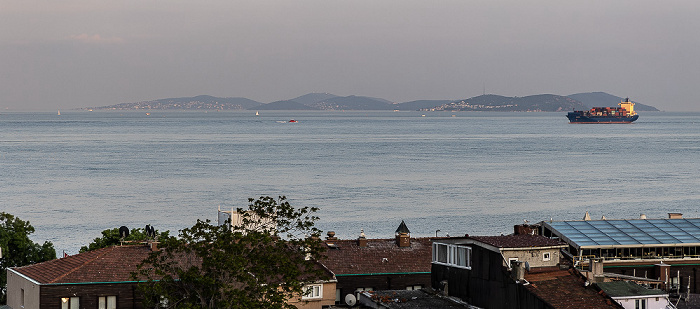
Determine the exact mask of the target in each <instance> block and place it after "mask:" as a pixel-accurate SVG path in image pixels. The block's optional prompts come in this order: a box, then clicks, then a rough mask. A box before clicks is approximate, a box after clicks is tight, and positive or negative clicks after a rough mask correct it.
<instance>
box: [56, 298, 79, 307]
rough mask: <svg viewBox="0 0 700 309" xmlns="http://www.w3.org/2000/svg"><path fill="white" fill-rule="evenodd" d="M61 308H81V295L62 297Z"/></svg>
mask: <svg viewBox="0 0 700 309" xmlns="http://www.w3.org/2000/svg"><path fill="white" fill-rule="evenodd" d="M61 309H80V297H63V298H61Z"/></svg>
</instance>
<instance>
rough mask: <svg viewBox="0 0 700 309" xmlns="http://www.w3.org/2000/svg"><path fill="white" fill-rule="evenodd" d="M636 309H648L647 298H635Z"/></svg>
mask: <svg viewBox="0 0 700 309" xmlns="http://www.w3.org/2000/svg"><path fill="white" fill-rule="evenodd" d="M634 309H647V300H646V299H645V298H642V299H635V300H634Z"/></svg>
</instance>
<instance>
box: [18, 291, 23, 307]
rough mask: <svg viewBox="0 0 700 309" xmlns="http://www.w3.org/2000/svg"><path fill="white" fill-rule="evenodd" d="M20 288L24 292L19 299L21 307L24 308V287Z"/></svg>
mask: <svg viewBox="0 0 700 309" xmlns="http://www.w3.org/2000/svg"><path fill="white" fill-rule="evenodd" d="M20 290H22V293H21V295H20V299H19V306H20V308H24V289H20Z"/></svg>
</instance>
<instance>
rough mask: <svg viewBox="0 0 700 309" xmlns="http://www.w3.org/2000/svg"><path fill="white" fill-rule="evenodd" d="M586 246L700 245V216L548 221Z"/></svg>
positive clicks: (557, 230) (573, 240)
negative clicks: (686, 217)
mask: <svg viewBox="0 0 700 309" xmlns="http://www.w3.org/2000/svg"><path fill="white" fill-rule="evenodd" d="M545 223H546V224H548V225H549V226H550V227H552V229H553V231H554V232H555V233H556V234H559V235H561V236H562V237H564V238H567V239H569V240H570V241H572V242H574V243H575V244H576V245H578V246H579V247H583V246H609V245H617V244H620V245H665V244H677V243H684V244H700V218H689V219H649V220H647V219H634V220H590V221H555V222H545Z"/></svg>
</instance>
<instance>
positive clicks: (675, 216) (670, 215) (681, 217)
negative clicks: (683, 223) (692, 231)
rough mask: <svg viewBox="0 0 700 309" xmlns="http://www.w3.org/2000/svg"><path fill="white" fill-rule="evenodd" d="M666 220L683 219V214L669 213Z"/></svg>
mask: <svg viewBox="0 0 700 309" xmlns="http://www.w3.org/2000/svg"><path fill="white" fill-rule="evenodd" d="M668 218H669V219H683V214H682V213H678V212H669V213H668Z"/></svg>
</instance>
